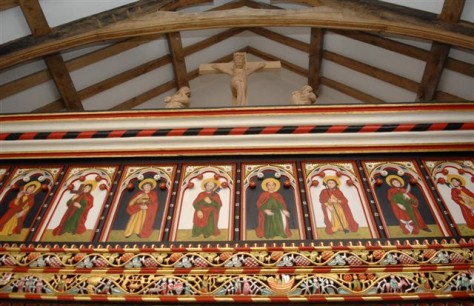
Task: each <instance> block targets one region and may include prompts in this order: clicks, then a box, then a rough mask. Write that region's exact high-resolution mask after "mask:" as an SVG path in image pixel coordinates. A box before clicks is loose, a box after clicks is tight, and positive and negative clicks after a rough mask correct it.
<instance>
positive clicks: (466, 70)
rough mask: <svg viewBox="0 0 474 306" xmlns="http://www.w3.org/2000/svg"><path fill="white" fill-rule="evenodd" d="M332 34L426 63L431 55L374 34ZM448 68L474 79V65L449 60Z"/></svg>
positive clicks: (338, 32)
mask: <svg viewBox="0 0 474 306" xmlns="http://www.w3.org/2000/svg"><path fill="white" fill-rule="evenodd" d="M331 32H334V33H336V34H339V35H342V36H345V37H349V38H352V39H354V40H358V41H361V42H364V43H367V44H371V45H373V46H377V47H380V48H383V49H386V50H390V51H392V52H396V53H399V54H403V55H406V56H409V57H412V58H415V59H418V60H421V61H426V58H427V57H429V55H430V52H429V51H426V50H424V49H422V48H418V47H415V46H411V45H407V44H404V43H401V42H398V41H395V40H392V39H388V38H385V37H382V36H380V35H377V34H373V33H364V32H360V31H340V30H333V31H331ZM446 68H447V69H450V70H452V71H455V72H458V73H461V74H464V75H467V76H470V77H474V64H472V63H467V62H463V61H460V60H457V59H454V58H448V59H447V60H446Z"/></svg>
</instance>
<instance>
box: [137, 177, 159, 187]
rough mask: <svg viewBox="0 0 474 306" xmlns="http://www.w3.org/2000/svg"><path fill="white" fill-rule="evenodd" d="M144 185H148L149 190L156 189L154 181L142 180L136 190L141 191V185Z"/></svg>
mask: <svg viewBox="0 0 474 306" xmlns="http://www.w3.org/2000/svg"><path fill="white" fill-rule="evenodd" d="M145 184H150V185H151V189H155V187H156V181H155V180H154V179H152V178H147V179H144V180H143V181H141V182H140V184H138V188H139V189H140V190H143V185H145Z"/></svg>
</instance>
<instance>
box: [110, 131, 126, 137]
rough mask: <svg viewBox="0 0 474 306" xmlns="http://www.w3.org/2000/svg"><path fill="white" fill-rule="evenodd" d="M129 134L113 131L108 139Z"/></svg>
mask: <svg viewBox="0 0 474 306" xmlns="http://www.w3.org/2000/svg"><path fill="white" fill-rule="evenodd" d="M126 132H127V130H116V131H112V132H110V133H109V135H108V136H107V138H113V137H122V135H123V134H125V133H126Z"/></svg>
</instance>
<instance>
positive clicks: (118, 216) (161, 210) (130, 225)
mask: <svg viewBox="0 0 474 306" xmlns="http://www.w3.org/2000/svg"><path fill="white" fill-rule="evenodd" d="M175 172H176V167H175V166H171V165H139V166H126V167H125V168H124V170H123V174H122V178H121V179H120V182H119V184H118V188H117V190H116V192H115V197H114V200H113V203H112V205H111V208H110V211H109V213H108V217H107V219H106V222H105V226H104V227H103V229H102V234H101V237H100V241H103V242H106V241H107V242H131V241H136V242H156V241H161V240H162V239H163V227H164V226H165V221H166V216H167V213H168V208H169V204H170V198H171V190H172V186H173V182H174V176H175Z"/></svg>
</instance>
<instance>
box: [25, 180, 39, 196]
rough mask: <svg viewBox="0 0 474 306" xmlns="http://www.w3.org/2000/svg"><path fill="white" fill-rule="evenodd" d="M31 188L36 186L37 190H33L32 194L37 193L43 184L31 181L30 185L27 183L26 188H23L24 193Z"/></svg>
mask: <svg viewBox="0 0 474 306" xmlns="http://www.w3.org/2000/svg"><path fill="white" fill-rule="evenodd" d="M30 186H35V190H33V192H32V193H35V192H36V191H38V189H39V188H40V187H41V183H40V182H38V181H31V182H29V183H26V184H25V185H24V186H23V191H25V190H26V189H28V188H29V187H30Z"/></svg>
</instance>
